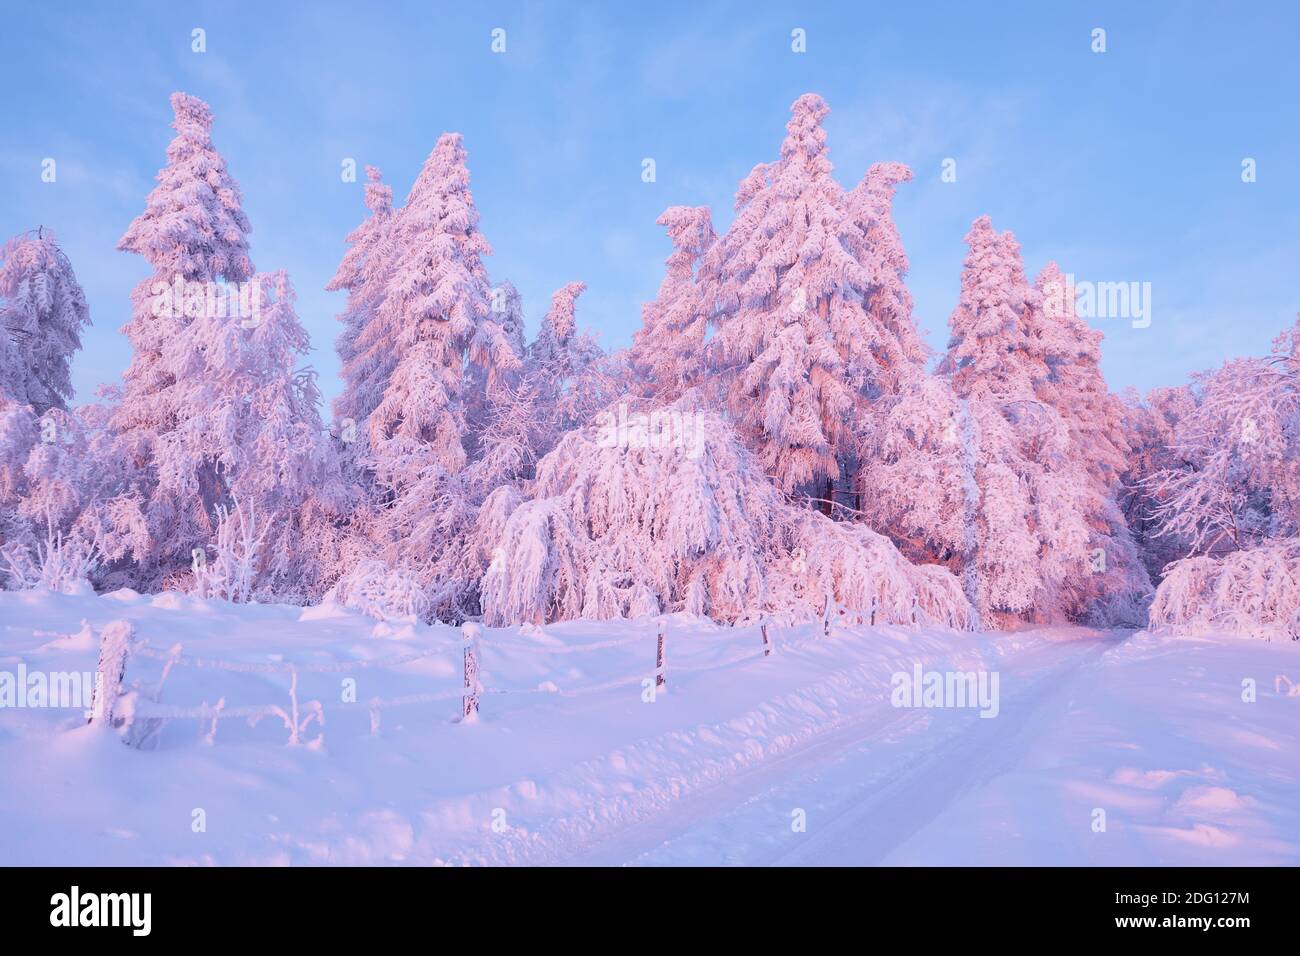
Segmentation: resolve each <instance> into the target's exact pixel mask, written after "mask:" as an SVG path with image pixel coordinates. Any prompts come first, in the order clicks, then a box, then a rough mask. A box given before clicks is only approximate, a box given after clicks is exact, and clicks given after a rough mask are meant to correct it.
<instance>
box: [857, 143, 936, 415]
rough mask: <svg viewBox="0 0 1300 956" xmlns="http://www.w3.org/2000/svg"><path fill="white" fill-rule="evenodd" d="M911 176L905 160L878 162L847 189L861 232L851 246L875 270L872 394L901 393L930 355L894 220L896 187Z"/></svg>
mask: <svg viewBox="0 0 1300 956" xmlns="http://www.w3.org/2000/svg"><path fill="white" fill-rule="evenodd" d="M911 180H912V171H911V170H910V169H908V168H907V166H905V165H903V164H902V163H875V164H873V165H872V166H871V168H870V169H868V170H867V174H866V176H864V177H863V178H862V182H860V183H859V184H858V185H857V187H856V188H854V189H853V190H852V191H851V192H850V193H849V194H848V209H849V213H850V215H851V216H852V218H853V221H854V223H855V224H856V226H857V229H858V232H859V233H860V237H859V236H858V235H855V236H854V239H853V243H852V245H851V247H850V248H851V249H852V250H853V252H854V255H855V257H856V258H857V259H858V261H859V262H861V263H862V264H863V265H864V266H866V267H867V268H869V269H870V270H871V272H870V278H871V287H870V289H869V291H868V293H867V300H866V303H865V307H866V312H867V317H868V319H869V321H868V323H867V324H866V326H865V329H866V334H867V336H868V339H867V342H866V345H867V348H868V349H869V350H870V352H871V356H872V359H873V363H872V366H871V369H872V375H871V384H872V386H873V388H872V397H873V398H879V397H881V396H890V395H897V394H900V393H901V392H902V391H903V390H904V389H905V388H906V387H907V385H908V384H909V383H910V382H911V381H912V379H914V378H915V377H916V376H917V375H918V374H919V373H920V372H921V371H923V370H924V368H925V364H926V362H927V361H928V360H929V358H930V350H929V348H928V347H927V346H926V344H925V343H924V342H923V341H922V340H921V336H920V333H919V331H918V329H917V327H916V322H915V321H914V320H913V318H912V294H911V293H910V292H909V291H908V289H907V284H906V278H907V270H908V261H907V251H906V250H905V249H904V248H903V240H902V237H901V236H900V235H899V234H898V227H897V226H896V225H895V223H894V212H893V203H894V191H895V189H896V187H897V186H898V184H899V183H905V182H911Z"/></svg>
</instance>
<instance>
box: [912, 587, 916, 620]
mask: <svg viewBox="0 0 1300 956" xmlns="http://www.w3.org/2000/svg"><path fill="white" fill-rule="evenodd" d="M912 626H913V627H916V595H915V594H913V595H912Z"/></svg>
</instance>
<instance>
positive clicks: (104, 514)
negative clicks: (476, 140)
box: [0, 92, 1300, 865]
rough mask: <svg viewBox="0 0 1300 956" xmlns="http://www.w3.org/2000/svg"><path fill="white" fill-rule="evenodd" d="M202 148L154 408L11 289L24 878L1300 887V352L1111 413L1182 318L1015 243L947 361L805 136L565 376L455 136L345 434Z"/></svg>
mask: <svg viewBox="0 0 1300 956" xmlns="http://www.w3.org/2000/svg"><path fill="white" fill-rule="evenodd" d="M162 105H163V104H159V106H160V107H161V106H162ZM171 112H172V127H173V130H174V134H175V135H174V138H173V139H172V140H171V143H170V145H169V146H168V147H167V151H166V156H165V157H162V158H160V161H161V162H162V166H161V169H160V170H159V172H158V175H157V184H156V186H155V187H154V188H153V190H152V191H151V192H150V193H149V194H148V195H147V196H146V197H143V201H144V205H143V209H142V210H141V211H140V213H139V215H138V216H137V217H136V218H135V219H134V221H132V222H131V223H130V224H129V225H128V226H127V227H126V230H125V232H124V233H123V235H122V236H121V238H120V241H119V243H118V247H117V248H118V249H119V250H121V251H122V252H123V253H126V254H130V255H133V256H138V257H140V258H141V260H143V262H144V263H147V266H148V268H149V270H151V274H150V275H149V276H148V277H147V278H146V279H145V280H144V281H142V282H141V283H140V284H139V285H138V286H137V288H136V289H135V291H134V293H133V294H132V296H131V302H130V309H131V311H130V318H129V320H128V321H127V322H126V324H125V325H123V327H122V329H121V332H122V334H123V335H124V336H125V337H126V338H127V340H129V343H130V347H131V361H130V365H129V367H128V368H127V369H126V370H125V372H124V373H123V375H122V377H121V380H120V381H118V382H115V383H110V384H106V385H104V386H103V387H102V388H101V389H100V390H99V392H98V394H97V396H95V397H94V399H93V400H92V401H89V402H85V403H81V404H78V402H77V401H76V399H77V398H87V397H88V396H74V395H73V390H72V385H71V375H70V362H71V361H72V359H73V357H74V355H75V354H76V352H77V351H78V349H79V348H80V345H81V335H82V333H83V332H84V330H85V329H86V328H87V327H88V325H89V323H90V321H91V315H90V310H89V308H88V305H87V300H86V296H85V295H84V293H83V291H82V288H81V286H80V285H79V283H78V280H77V276H76V271H75V264H74V263H73V262H71V261H70V260H69V258H68V256H67V255H65V253H64V252H63V250H62V249H61V248H60V245H59V242H58V239H57V238H56V237H55V235H54V234H53V233H52V232H51V231H50V229H48V228H47V227H45V226H43V225H38V226H36V227H35V228H33V229H32V230H31V231H29V232H25V233H23V234H21V235H19V236H16V237H15V238H13V239H12V240H10V241H9V242H8V243H7V244H6V245H4V247H3V248H2V249H0V584H2V585H3V588H4V590H3V592H0V765H2V766H4V767H5V768H6V774H5V779H4V781H3V783H2V784H0V863H6V864H22V865H29V864H78V865H83V864H85V865H103V864H117V863H121V864H133V865H134V864H145V865H176V864H251V865H272V864H345V865H346V864H419V865H425V864H464V863H470V864H548V865H549V864H575V863H577V864H645V865H655V864H666V865H683V864H720V863H725V864H736V865H749V864H763V863H797V864H853V865H866V864H904V865H910V864H931V865H934V864H990V863H992V864H1034V865H1057V864H1081V865H1095V864H1161V865H1181V864H1193V863H1201V864H1216V865H1217V864H1223V863H1226V862H1231V863H1242V864H1252V865H1254V864H1277V863H1291V864H1294V863H1296V862H1300V802H1297V800H1296V795H1297V793H1300V759H1298V758H1300V739H1297V728H1298V727H1300V720H1297V717H1300V641H1298V639H1300V325H1297V326H1295V327H1292V328H1289V329H1287V328H1280V329H1277V337H1276V340H1275V342H1274V344H1273V347H1272V349H1271V351H1269V353H1268V354H1265V355H1255V356H1247V357H1242V358H1233V359H1230V360H1228V361H1226V362H1224V363H1223V364H1222V366H1221V367H1219V368H1215V369H1210V370H1207V371H1205V372H1202V373H1199V374H1197V375H1195V376H1194V377H1193V378H1192V379H1191V380H1190V381H1189V382H1187V383H1186V384H1183V385H1178V386H1175V387H1163V388H1157V389H1154V390H1152V391H1151V392H1150V393H1148V394H1147V395H1145V396H1139V395H1137V394H1136V393H1133V392H1131V391H1130V392H1126V393H1124V394H1116V393H1114V392H1113V391H1112V390H1111V389H1110V388H1109V387H1108V385H1107V383H1106V381H1105V378H1104V377H1103V375H1102V371H1101V366H1100V357H1101V349H1102V334H1101V333H1100V332H1099V331H1097V330H1096V329H1095V328H1093V327H1092V326H1091V325H1090V324H1089V322H1088V319H1089V318H1092V317H1095V316H1096V315H1097V314H1098V312H1099V310H1102V311H1105V310H1111V311H1117V312H1120V313H1123V314H1124V315H1125V317H1126V318H1130V319H1131V320H1132V321H1133V322H1134V323H1135V325H1134V327H1144V326H1141V325H1138V324H1137V323H1141V322H1146V323H1148V324H1149V322H1150V303H1151V296H1150V289H1149V284H1148V286H1147V287H1146V288H1143V287H1140V286H1139V287H1137V288H1134V289H1132V290H1129V289H1127V288H1125V289H1122V290H1120V289H1103V290H1098V289H1096V288H1094V287H1093V286H1092V285H1091V284H1088V285H1086V287H1079V286H1078V285H1077V284H1076V282H1075V280H1074V277H1073V275H1072V274H1071V273H1070V272H1068V271H1067V270H1066V268H1063V267H1061V266H1058V265H1057V264H1056V263H1054V262H1049V263H1047V264H1046V265H1045V266H1043V267H1042V269H1041V270H1039V271H1038V272H1037V273H1036V275H1034V276H1033V277H1031V275H1030V273H1029V272H1027V271H1026V266H1025V263H1024V261H1023V259H1022V255H1021V250H1020V246H1019V244H1018V242H1017V240H1016V238H1015V236H1014V235H1013V234H1012V233H1011V232H1009V231H1006V230H1005V229H1002V228H1001V226H1002V225H1003V224H1001V223H999V224H998V225H997V226H995V225H994V223H993V222H992V220H991V219H990V217H989V216H980V217H979V218H977V219H975V220H974V222H973V223H971V225H970V229H969V232H968V233H967V235H966V237H965V241H966V244H967V247H968V253H967V256H966V259H965V263H964V267H963V268H962V271H961V275H960V293H959V297H958V299H957V302H956V303H955V306H954V308H953V310H952V313H951V317H950V319H949V333H950V334H949V338H948V341H947V343H946V348H944V349H943V350H941V351H936V350H934V349H932V348H931V347H930V346H928V345H927V344H926V343H925V341H924V339H923V337H922V335H921V334H920V333H919V331H918V328H917V324H916V321H915V319H914V316H913V301H912V295H911V293H910V292H909V290H908V285H907V276H908V271H909V260H908V254H907V251H906V250H905V248H904V246H903V243H902V239H901V237H900V234H899V231H898V229H897V227H896V225H895V222H894V218H893V202H894V198H895V195H896V192H897V191H898V190H903V189H907V188H908V184H909V182H910V181H911V180H912V179H913V172H912V170H911V169H909V168H908V167H907V166H905V165H903V164H901V163H898V162H891V161H888V159H887V157H881V160H882V161H879V162H875V163H874V164H872V165H870V166H869V167H868V168H866V169H865V170H851V171H850V172H851V173H852V174H853V175H855V176H859V175H860V178H858V179H857V181H856V182H855V184H854V185H852V187H851V188H845V187H844V186H842V185H841V184H840V181H839V180H838V179H837V178H835V176H833V175H832V165H831V160H830V145H831V144H830V143H829V142H828V137H827V133H826V130H825V129H824V120H825V118H826V117H827V115H828V113H829V106H828V105H827V103H826V102H825V101H824V100H823V99H822V97H821V96H819V95H817V94H815V93H807V94H804V95H802V96H799V97H798V98H797V99H796V100H795V101H794V102H793V103H792V104H791V107H790V115H789V121H788V123H787V125H786V128H785V131H784V135H782V134H781V131H780V130H779V129H774V130H772V137H771V139H772V152H771V154H770V155H768V156H766V157H762V156H755V157H753V159H754V161H756V162H757V163H758V164H757V165H755V166H753V168H752V170H751V171H750V172H749V173H748V174H747V175H745V176H744V178H743V179H742V180H741V182H740V183H739V186H738V187H737V189H736V193H735V215H734V218H732V219H731V221H730V224H729V225H728V226H727V227H726V228H725V229H717V228H715V225H714V216H713V213H712V212H711V210H710V209H709V208H708V207H705V206H697V207H690V206H669V207H668V208H667V209H665V210H664V211H663V213H662V215H660V216H659V218H658V220H657V222H658V225H659V226H661V227H662V228H663V229H664V230H665V232H666V234H667V239H668V241H669V243H670V244H671V253H670V255H669V256H668V258H667V260H666V262H665V264H664V268H663V270H662V281H661V284H660V286H659V289H658V293H657V295H656V296H655V297H654V298H653V300H652V301H649V302H646V303H645V304H644V305H643V307H642V312H641V320H642V321H641V327H640V329H639V331H638V332H637V333H636V335H635V338H634V340H633V343H632V345H631V347H630V348H627V349H620V350H612V351H607V350H605V349H603V348H602V347H601V346H600V345H599V344H598V342H597V339H596V337H595V335H594V334H592V330H589V329H587V328H585V327H584V325H583V321H582V312H581V309H580V307H579V301H580V298H581V296H582V295H583V293H584V291H585V290H586V285H585V284H584V283H583V282H581V281H568V282H566V283H565V284H563V285H561V286H559V288H558V289H557V290H556V291H555V293H554V295H553V296H552V298H551V301H550V303H549V306H548V307H547V308H546V310H545V312H544V315H542V317H541V321H540V325H539V331H538V332H537V334H536V336H535V338H533V340H532V341H528V340H527V338H526V335H525V323H524V311H523V303H522V301H521V296H520V295H519V293H518V292H517V291H516V289H515V287H514V286H513V285H512V284H511V283H510V281H508V279H507V278H506V277H504V276H500V275H492V274H490V273H489V269H488V266H487V260H488V257H489V255H490V253H491V246H490V244H489V240H488V237H487V236H485V235H484V234H483V232H482V231H481V229H480V220H479V213H478V210H477V208H476V206H475V200H474V195H473V193H472V191H471V188H470V154H469V151H468V149H469V145H472V144H467V143H466V142H465V141H464V140H463V138H462V136H461V135H460V134H458V133H455V132H447V133H443V134H442V135H441V136H438V137H437V138H436V142H435V144H434V146H433V149H432V151H431V152H430V153H429V154H428V157H427V159H426V160H425V162H424V165H423V167H422V169H421V170H420V172H419V175H418V177H417V178H416V179H415V181H414V183H413V184H411V186H410V189H409V192H408V193H407V195H406V198H405V201H404V202H402V203H401V204H400V205H399V204H397V203H395V201H394V196H395V194H394V188H393V186H392V185H389V184H388V183H386V182H385V180H384V177H383V175H382V173H381V172H380V171H379V170H378V169H376V168H374V167H367V168H366V170H365V184H364V208H358V210H357V213H358V215H359V216H360V217H361V218H360V222H359V223H358V225H357V226H356V228H355V229H354V230H353V231H352V232H351V233H350V234H349V235H348V236H346V237H343V236H340V237H339V241H340V245H341V246H342V247H343V250H344V251H343V252H342V257H341V260H340V261H339V264H338V268H337V271H336V272H335V274H334V276H333V278H332V280H331V281H330V283H329V285H328V289H329V290H331V291H332V292H335V293H337V301H338V303H339V308H340V311H339V314H338V336H337V339H336V341H335V342H334V345H333V347H334V348H335V349H336V350H337V354H338V357H339V360H340V363H341V368H342V380H343V388H342V391H341V393H340V394H339V395H338V397H337V398H336V399H334V400H333V402H332V403H331V405H330V407H328V408H326V407H325V403H324V402H323V401H322V397H321V393H320V391H319V389H318V385H317V381H316V378H315V374H314V372H312V371H311V369H310V368H309V367H308V365H307V364H306V363H307V360H308V359H309V357H310V354H311V349H312V345H311V343H310V341H309V339H308V335H307V332H306V330H305V329H304V326H303V324H302V322H301V321H300V319H299V316H298V314H297V309H296V305H295V303H296V300H297V295H296V293H295V290H294V285H293V282H292V281H291V278H290V276H289V274H288V273H287V272H286V271H285V270H283V269H272V270H270V271H258V270H257V269H256V268H255V267H254V264H253V261H252V258H251V251H250V245H249V238H248V237H249V233H250V231H251V224H250V222H249V219H248V217H247V215H246V214H245V212H244V210H243V207H242V202H243V199H242V195H241V192H240V187H239V185H238V182H237V178H236V173H237V170H231V169H228V168H227V164H226V161H225V159H224V158H223V156H222V154H221V152H220V151H219V149H218V146H217V142H218V141H219V134H220V126H219V124H218V123H217V122H216V121H215V118H214V116H213V111H212V110H211V109H210V107H209V106H208V104H207V103H205V102H204V101H203V100H201V99H199V98H198V97H196V96H193V95H190V94H187V93H183V92H177V93H175V94H174V95H173V96H172V97H171ZM158 122H159V124H162V123H164V122H165V116H164V115H163V113H162V111H161V109H160V111H159V115H158ZM1121 292H1122V293H1123V296H1122V301H1121V297H1120V293H1121Z"/></svg>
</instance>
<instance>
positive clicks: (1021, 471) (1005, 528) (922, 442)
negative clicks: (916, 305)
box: [863, 217, 1089, 626]
mask: <svg viewBox="0 0 1300 956" xmlns="http://www.w3.org/2000/svg"><path fill="white" fill-rule="evenodd" d="M968 242H969V243H970V246H971V251H970V254H969V255H968V257H967V259H966V265H965V269H964V271H963V273H962V280H961V289H962V293H961V299H960V300H959V302H958V305H957V308H956V309H955V310H954V311H953V315H952V319H951V329H952V337H951V344H950V348H949V351H948V353H947V355H946V356H945V357H944V360H943V362H941V363H940V372H941V378H940V379H939V380H937V381H933V380H929V379H927V378H925V377H922V378H920V379H919V380H917V381H915V382H913V383H912V385H911V386H910V387H909V388H908V390H907V391H905V392H904V393H903V395H902V396H901V398H900V399H899V400H898V401H895V402H892V403H890V404H889V405H888V406H887V407H886V411H885V413H884V414H882V415H881V416H880V418H879V420H878V422H876V423H874V424H873V427H872V429H871V430H870V432H869V433H868V436H867V440H866V442H865V448H864V453H863V458H864V460H865V461H866V465H865V467H864V482H863V490H864V492H865V494H864V495H863V502H864V503H863V508H864V510H865V511H866V512H867V517H868V520H869V521H871V522H873V523H875V524H876V526H877V527H880V528H882V529H886V530H888V531H889V533H890V534H891V535H892V536H893V537H894V539H895V540H896V541H898V542H899V543H900V546H902V548H903V550H904V552H905V553H907V554H909V555H910V556H912V557H913V558H914V559H915V560H921V561H937V562H940V563H943V564H945V565H947V566H948V567H949V568H951V569H952V570H954V571H955V572H958V573H959V574H960V575H961V578H962V582H963V586H964V588H965V590H966V594H967V596H968V597H969V598H970V600H971V603H972V604H973V605H974V606H975V608H976V610H977V612H978V614H979V619H980V621H981V623H982V624H983V625H984V626H995V625H997V624H998V623H1000V622H1004V621H1008V620H1012V619H1017V618H1020V619H1025V618H1028V619H1037V620H1060V619H1063V618H1065V617H1066V616H1067V615H1068V614H1069V613H1071V611H1072V609H1073V605H1072V602H1071V593H1070V585H1071V582H1073V581H1076V580H1077V579H1078V578H1079V577H1080V576H1081V575H1082V574H1083V573H1084V572H1085V569H1086V558H1087V544H1088V540H1089V529H1088V525H1087V522H1086V520H1085V515H1086V500H1087V489H1088V481H1087V475H1086V473H1085V472H1084V470H1083V469H1082V468H1081V467H1080V466H1078V465H1077V464H1076V463H1075V462H1073V461H1072V451H1071V444H1070V430H1069V427H1068V425H1067V424H1066V422H1065V421H1064V420H1063V419H1062V418H1061V416H1060V415H1059V414H1058V413H1057V412H1056V410H1055V409H1054V408H1052V407H1051V406H1050V405H1049V404H1047V403H1045V402H1044V401H1042V400H1041V399H1040V398H1039V397H1038V395H1037V393H1036V391H1035V389H1036V387H1037V385H1038V383H1039V382H1040V381H1041V380H1042V379H1043V378H1044V377H1045V376H1046V375H1047V373H1048V370H1047V364H1046V362H1045V361H1044V360H1043V357H1042V355H1041V354H1039V353H1038V352H1036V351H1035V348H1034V347H1033V343H1032V341H1031V335H1030V331H1029V330H1030V328H1031V325H1032V322H1033V316H1032V309H1033V308H1034V307H1035V303H1036V302H1037V300H1038V297H1037V295H1036V293H1035V292H1034V290H1033V289H1031V288H1030V287H1029V284H1028V282H1027V281H1026V279H1025V276H1024V268H1023V266H1022V265H1021V262H1020V256H1019V248H1018V246H1017V245H1016V243H1015V240H1014V238H1013V237H1012V236H1011V235H1010V234H1009V233H1007V234H1003V235H998V234H997V233H995V232H994V231H993V230H992V226H991V224H990V223H989V221H988V219H987V217H981V218H980V219H978V220H976V222H975V224H974V226H973V227H972V229H971V233H970V235H969V236H968Z"/></svg>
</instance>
